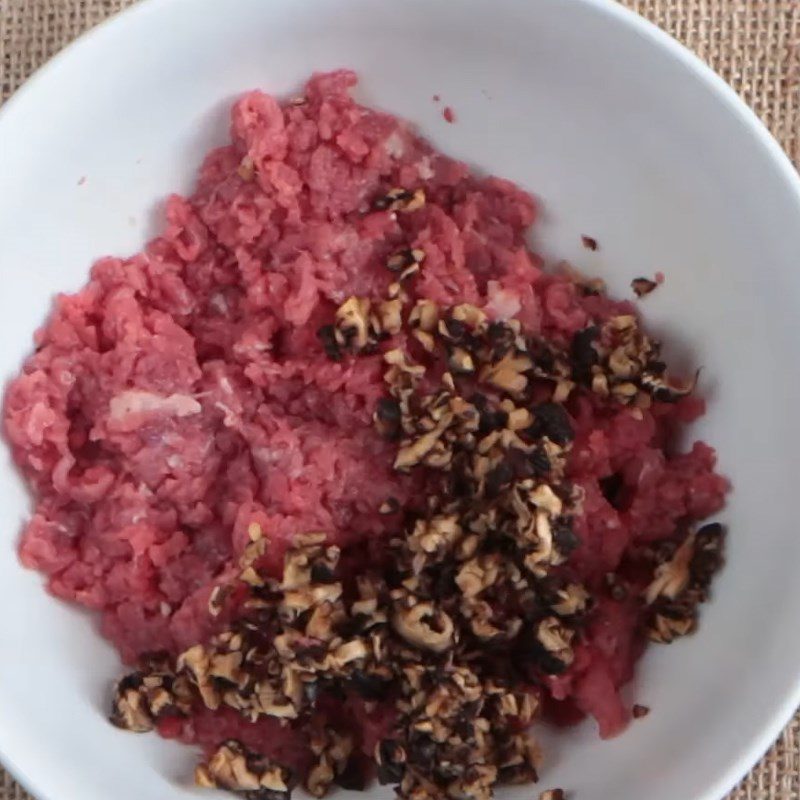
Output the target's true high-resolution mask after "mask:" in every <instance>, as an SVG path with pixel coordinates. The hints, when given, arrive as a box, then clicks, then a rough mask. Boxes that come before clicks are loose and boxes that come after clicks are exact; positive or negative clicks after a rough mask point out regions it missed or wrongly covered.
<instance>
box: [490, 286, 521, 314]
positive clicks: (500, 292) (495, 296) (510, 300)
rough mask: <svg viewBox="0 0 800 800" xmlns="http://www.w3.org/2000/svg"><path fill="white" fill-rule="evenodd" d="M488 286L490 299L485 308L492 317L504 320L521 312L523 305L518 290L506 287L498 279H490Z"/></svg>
mask: <svg viewBox="0 0 800 800" xmlns="http://www.w3.org/2000/svg"><path fill="white" fill-rule="evenodd" d="M486 288H487V292H486V293H487V295H488V296H489V301H488V302H487V303H486V306H485V307H484V310H485V311H486V313H487V314H488V315H489V316H490V317H492V318H494V319H496V320H501V321H503V322H504V321H505V320H509V319H511V318H512V317H513V316H514V315H515V314H518V313H519V310H520V308H522V306H521V305H520V302H519V295H518V294H517V293H516V292H512V291H511V290H510V289H504V288H503V287H502V286H500V284H499V283H498V282H497V281H489V283H488V284H487V287H486Z"/></svg>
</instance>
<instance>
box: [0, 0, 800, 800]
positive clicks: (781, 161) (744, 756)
mask: <svg viewBox="0 0 800 800" xmlns="http://www.w3.org/2000/svg"><path fill="white" fill-rule="evenodd" d="M181 1H182V0H139V2H137V3H135V4H134V5H131V6H128V7H127V8H123V9H121V10H120V11H117V12H115V13H113V14H112V15H111V16H110V17H107V18H106V19H105V20H103V21H102V22H100V23H98V24H97V25H95V26H93V27H92V28H90V29H88V30H87V31H84V32H83V33H82V34H80V35H79V36H78V37H76V38H75V39H73V40H72V41H71V42H69V43H68V44H67V45H66V46H65V47H63V48H62V49H61V50H60V51H59V52H57V53H56V54H55V55H53V56H52V57H51V58H49V59H48V60H47V61H46V62H45V63H44V64H42V65H41V66H40V67H38V68H37V69H36V70H35V71H34V72H33V73H32V74H31V75H30V76H29V77H28V78H27V79H26V80H25V81H24V82H23V83H22V85H21V86H20V87H18V88H17V90H16V91H15V92H14V93H13V94H12V95H11V97H9V98H8V99H7V100H6V101H5V102H4V103H3V104H2V106H0V130H2V126H3V124H7V123H8V121H9V120H10V119H12V118H13V115H14V114H15V110H16V108H17V106H18V104H20V102H21V100H22V99H23V98H25V97H27V96H28V95H32V94H34V93H35V92H36V90H37V88H38V86H39V85H40V84H41V83H43V82H44V81H45V80H46V79H47V77H48V76H49V75H50V74H51V73H54V72H56V71H57V70H58V69H59V67H60V65H61V64H62V63H64V62H66V61H68V60H69V59H71V58H73V57H74V55H75V53H76V52H77V51H78V50H80V49H81V47H82V46H83V45H84V44H86V43H87V42H89V41H90V40H95V39H102V38H103V37H104V36H107V35H109V33H111V32H113V31H114V30H116V29H117V28H121V27H122V26H124V25H125V24H126V23H128V22H129V21H130V20H132V19H134V18H140V17H145V16H147V15H149V14H156V13H158V11H159V10H160V9H161V8H163V7H165V6H168V5H170V4H173V3H178V2H181ZM524 1H525V0H517V2H524ZM561 2H564V3H572V4H573V5H575V6H582V7H585V8H587V9H592V10H594V11H596V12H599V13H601V14H603V15H605V16H606V17H607V18H608V19H610V20H612V21H613V22H615V23H617V24H619V25H620V26H622V27H624V28H626V29H627V30H628V31H629V32H632V33H634V34H637V35H638V36H640V37H641V38H642V39H645V40H647V41H648V42H650V43H651V44H652V45H653V46H654V47H656V48H659V49H661V50H662V52H664V53H665V54H666V55H668V56H670V57H671V58H672V59H674V61H676V62H678V63H680V64H681V65H683V66H684V67H685V68H686V69H687V71H689V72H691V73H692V74H693V75H694V77H696V78H697V79H698V80H699V81H700V82H701V83H702V84H704V85H705V86H706V87H707V88H708V89H710V90H711V92H712V93H713V94H714V95H715V96H716V97H717V98H718V99H719V100H720V102H721V103H722V104H723V105H724V106H726V107H727V109H728V111H729V112H731V113H732V114H734V115H735V116H736V117H737V118H738V120H739V122H741V123H742V124H743V125H745V126H746V127H747V129H748V130H749V132H750V133H751V134H753V136H754V139H755V141H756V142H757V144H758V145H759V146H761V147H763V148H764V150H765V152H766V154H767V155H768V156H769V158H770V160H771V161H772V163H773V164H774V166H775V167H776V168H777V174H776V177H777V178H778V179H779V180H780V181H782V182H783V183H784V188H785V189H787V190H788V191H789V192H790V193H792V194H793V195H794V196H795V199H796V201H797V204H798V206H799V207H800V173H798V171H797V169H796V168H795V166H794V165H793V163H792V161H791V160H790V158H789V156H788V155H787V153H786V152H785V151H784V149H783V148H782V147H781V145H780V144H779V143H778V141H777V140H776V139H775V137H774V136H773V135H772V133H771V132H770V131H769V129H768V128H767V126H766V125H765V123H764V122H763V121H762V120H761V119H760V118H759V117H758V115H757V114H756V113H755V112H754V111H753V109H752V108H750V106H748V105H747V104H746V103H745V101H744V100H743V99H742V98H741V97H740V96H739V95H738V94H737V93H736V92H735V90H734V89H733V88H732V87H731V86H730V85H729V84H728V83H727V82H726V81H725V80H724V79H723V78H722V77H721V76H720V75H719V74H717V73H716V72H715V71H714V70H713V69H712V68H711V67H710V66H709V65H708V64H707V63H706V62H705V61H703V60H702V59H701V58H700V57H699V56H698V55H696V54H695V53H694V52H692V51H691V50H690V49H689V48H688V47H686V46H685V45H683V44H682V43H681V42H679V41H678V40H677V39H675V38H674V37H673V36H671V35H670V34H669V33H667V32H666V31H664V30H662V29H661V28H659V27H658V26H657V25H656V24H655V23H653V22H651V21H650V20H648V19H646V18H645V17H643V16H641V15H640V14H638V13H637V12H635V11H633V10H632V9H630V8H627V7H626V6H623V5H622V4H621V3H620V2H618V1H617V0H561ZM796 673H797V674H796V676H795V678H794V681H793V684H792V685H791V687H790V689H789V691H787V692H786V694H785V696H784V697H783V698H777V699H776V701H775V708H774V710H773V711H772V713H771V718H770V719H769V721H768V722H767V723H766V724H764V725H762V727H761V728H760V729H757V730H755V731H753V733H752V734H751V735H749V736H748V737H747V740H746V741H745V742H743V744H742V745H741V746H740V747H739V748H737V751H736V752H734V753H733V754H732V755H731V758H730V764H729V766H728V767H727V769H725V770H724V771H723V772H722V773H721V774H720V775H719V776H718V777H717V778H716V779H715V780H714V781H713V782H712V783H711V784H710V785H709V787H708V788H707V789H706V790H705V791H704V792H703V794H702V795H699V796H698V797H697V798H696V800H721V799H722V798H723V797H724V796H725V795H726V793H728V792H730V791H731V790H732V789H733V788H734V787H735V786H736V785H737V784H738V783H739V781H741V780H742V779H743V778H744V777H745V776H746V775H747V773H748V772H749V771H750V769H752V767H753V766H754V765H755V764H756V763H757V762H758V761H759V760H760V759H761V758H762V757H763V755H764V754H765V753H766V752H767V750H768V749H769V748H770V747H771V746H772V745H773V744H774V743H775V741H776V740H777V738H778V737H779V735H780V733H781V731H782V730H783V729H784V728H785V727H786V725H788V724H789V722H790V720H791V719H792V717H793V716H794V714H795V713H796V712H797V709H798V707H800V666H799V667H797V669H796ZM12 743H13V732H12V733H11V735H9V732H7V731H5V730H4V729H3V727H2V725H0V766H1V767H2V768H4V769H5V770H6V771H7V772H8V773H9V774H11V775H12V777H14V779H15V780H17V781H18V782H19V783H20V784H22V785H23V786H24V787H25V788H26V789H27V790H29V791H30V792H32V793H33V794H34V795H35V796H36V798H37V800H62V798H57V797H55V796H53V795H52V794H49V793H47V792H45V790H44V788H43V787H42V786H41V785H40V784H39V782H38V781H37V779H36V778H35V777H34V775H33V774H32V773H31V772H29V771H28V770H25V769H22V768H21V767H20V765H19V764H18V763H17V760H16V759H15V758H14V756H13V755H12V754H11V751H12V750H13V744H12Z"/></svg>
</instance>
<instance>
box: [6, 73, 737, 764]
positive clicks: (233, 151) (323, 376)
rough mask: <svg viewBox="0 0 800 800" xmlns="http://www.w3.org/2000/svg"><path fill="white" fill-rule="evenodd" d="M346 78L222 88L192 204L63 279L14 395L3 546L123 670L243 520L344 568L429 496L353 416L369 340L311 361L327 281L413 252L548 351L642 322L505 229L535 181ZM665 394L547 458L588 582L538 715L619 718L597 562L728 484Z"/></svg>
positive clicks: (176, 626) (617, 642)
mask: <svg viewBox="0 0 800 800" xmlns="http://www.w3.org/2000/svg"><path fill="white" fill-rule="evenodd" d="M355 83H356V79H355V76H354V75H353V73H351V72H348V71H339V72H334V73H330V74H321V75H316V76H314V77H313V78H312V79H311V80H310V81H309V83H308V84H307V86H306V87H305V91H304V93H303V95H302V96H301V97H298V98H295V99H294V100H291V101H289V102H287V103H285V104H280V103H279V102H278V101H277V100H276V99H274V98H272V97H270V96H268V95H266V94H264V93H262V92H259V91H254V92H251V93H249V94H247V95H245V96H244V97H243V98H242V99H240V100H239V101H238V102H237V103H236V104H235V105H234V107H233V111H232V115H231V143H230V144H228V145H226V146H224V147H221V148H219V149H216V150H213V151H212V152H211V153H209V155H208V156H207V158H206V159H205V161H204V163H203V165H202V167H201V169H200V172H199V176H198V180H197V185H196V187H195V189H194V191H193V193H192V194H191V195H190V196H189V197H182V196H178V195H173V196H172V197H170V198H169V200H168V202H167V205H166V212H165V213H166V222H165V225H164V229H163V233H162V235H161V236H159V237H158V238H156V239H155V240H153V241H152V242H150V243H149V244H148V245H147V246H146V247H145V249H144V250H143V251H142V252H141V253H139V254H137V255H135V256H133V257H131V258H127V259H120V258H104V259H101V260H100V261H98V262H97V263H96V264H95V265H94V267H93V268H92V271H91V277H90V280H89V282H88V283H87V285H86V286H85V287H84V288H83V289H82V290H81V291H79V292H78V293H76V294H73V295H61V296H59V297H58V298H57V300H56V302H55V305H54V308H53V311H52V315H51V317H50V319H49V321H48V322H47V324H46V325H45V326H44V327H43V328H42V329H41V330H40V331H39V332H38V333H37V334H36V338H35V343H36V351H35V353H34V354H33V355H32V356H31V357H30V358H29V359H28V360H27V361H26V363H25V365H24V367H23V369H22V371H21V373H20V375H19V376H18V377H17V378H16V379H15V380H14V381H13V382H12V384H11V385H10V387H9V388H8V391H7V394H6V401H5V411H4V414H5V429H6V433H7V436H8V438H9V440H10V442H11V445H12V447H13V452H14V456H15V459H16V462H17V464H18V465H19V467H20V468H21V469H22V471H23V472H24V474H25V476H26V478H27V479H28V481H29V483H30V485H31V487H32V488H33V491H34V496H35V510H34V513H33V515H32V517H31V519H30V521H29V522H28V524H27V526H26V528H25V531H24V533H23V536H22V540H21V544H20V555H21V558H22V561H23V563H24V564H25V565H26V566H28V567H30V568H32V569H36V570H38V571H40V572H41V573H42V574H43V575H44V576H45V577H46V580H47V586H48V588H49V590H50V591H51V592H52V593H53V594H54V595H56V596H58V597H61V598H64V599H66V600H70V601H73V602H77V603H79V604H81V605H83V606H86V607H88V608H91V609H95V610H96V611H97V612H98V613H99V614H100V616H101V619H102V631H103V634H104V635H105V636H107V637H108V638H109V639H110V640H111V641H112V642H113V643H114V644H115V646H116V647H117V648H118V650H119V652H120V654H121V656H122V658H123V660H124V661H125V662H126V663H128V664H136V663H139V662H140V660H141V659H143V658H145V657H147V656H148V655H149V654H152V653H157V652H161V653H167V654H169V655H170V656H171V657H175V656H176V655H177V654H178V653H180V652H182V651H183V650H185V649H186V648H188V647H190V646H192V645H194V644H196V643H198V642H205V641H208V640H209V638H210V637H211V636H212V635H214V634H215V633H216V632H218V627H219V625H220V624H221V622H220V620H218V619H216V618H215V617H214V616H213V615H212V614H210V613H209V598H210V595H211V592H212V590H213V589H214V587H215V586H219V585H221V584H223V583H224V582H225V581H227V580H232V579H234V577H236V576H237V575H238V571H239V563H240V559H241V556H242V554H243V552H244V550H245V548H246V547H247V545H248V543H249V542H250V539H249V537H248V530H251V529H252V525H253V524H257V525H258V526H259V528H260V530H262V531H263V532H264V536H265V537H266V539H267V541H268V547H267V550H266V553H267V558H268V560H269V562H270V563H271V564H272V569H273V571H274V572H275V574H279V572H280V569H281V565H282V564H283V560H284V554H285V553H286V550H287V546H288V544H289V543H290V542H291V540H292V539H293V537H294V536H295V535H297V534H298V533H306V532H313V531H320V532H324V533H325V534H327V537H328V541H329V542H331V543H332V544H336V545H339V546H341V547H342V548H343V552H345V553H348V554H349V555H348V559H346V560H345V561H344V562H343V563H345V564H349V565H350V568H351V569H358V568H359V566H358V565H359V564H364V563H368V562H369V560H370V559H371V558H372V554H376V553H380V552H381V550H382V548H383V547H384V546H385V543H386V540H387V538H388V536H389V535H390V534H392V533H393V526H394V525H395V524H396V517H395V516H393V515H392V514H387V513H385V510H386V504H387V502H389V501H391V506H392V507H393V508H397V507H400V508H404V507H406V508H407V507H413V506H414V505H415V504H417V503H419V500H420V498H424V490H425V486H426V482H425V477H424V472H421V471H411V472H409V473H403V472H399V471H397V470H395V469H394V468H393V462H394V459H395V455H396V450H397V448H396V444H394V443H392V442H391V441H390V440H387V439H386V438H384V437H381V436H379V435H378V434H377V433H376V431H375V429H374V427H373V413H374V412H375V409H376V407H377V406H378V404H379V401H380V400H381V398H383V397H384V395H385V384H384V381H383V373H384V366H385V365H384V362H383V355H382V352H381V350H380V347H376V348H375V349H374V352H362V353H360V354H359V355H358V357H353V356H352V355H349V354H347V353H345V354H343V355H341V356H340V355H339V354H337V357H336V358H331V357H330V356H331V352H330V348H328V349H327V351H326V343H325V340H324V336H323V337H320V335H319V331H320V330H321V329H324V328H325V326H329V325H330V323H331V321H332V320H333V319H334V317H335V313H336V310H337V309H338V308H340V306H341V305H342V304H343V303H344V302H345V301H346V300H347V298H349V297H352V296H355V297H367V298H369V297H372V298H374V299H378V298H384V297H386V296H388V295H390V294H391V291H392V290H391V285H392V284H393V283H396V282H397V280H398V273H397V270H396V269H392V268H389V269H387V264H389V265H390V266H395V267H397V266H400V267H402V266H403V264H397V263H396V262H392V259H393V258H396V256H397V254H398V253H407V255H405V256H403V258H406V259H407V265H411V266H413V264H412V262H415V263H416V262H419V263H417V266H419V269H416V267H415V270H416V271H415V272H414V273H413V274H411V275H410V276H409V277H408V282H407V287H408V288H407V291H409V292H411V293H413V295H414V297H415V298H426V299H429V300H430V301H432V302H433V303H436V304H437V305H438V306H441V307H453V306H455V305H458V304H470V305H472V306H475V307H477V308H479V309H481V310H482V311H483V312H484V313H485V314H486V315H487V316H488V318H489V319H491V320H508V319H516V320H519V323H520V324H521V326H522V329H523V330H524V331H525V332H526V333H527V334H528V335H531V336H536V337H540V338H541V339H543V340H546V341H551V342H553V343H554V345H555V346H558V347H560V348H563V349H567V350H568V349H569V347H570V343H571V342H574V340H575V336H576V334H578V333H579V332H581V331H584V330H586V329H589V328H590V327H591V326H592V325H602V324H603V323H605V322H607V321H608V320H609V319H611V318H613V317H620V316H625V315H628V316H630V315H633V316H635V315H636V311H635V310H634V307H633V306H632V305H631V304H630V303H627V302H616V301H613V300H611V299H609V298H607V297H606V296H605V295H604V294H603V293H602V292H599V291H597V290H596V288H595V287H594V286H590V285H587V284H583V283H582V282H581V281H580V280H579V279H577V278H576V277H575V275H574V274H554V273H551V272H546V271H544V269H543V264H542V262H541V260H540V259H539V258H538V257H537V256H536V255H534V254H533V253H532V252H531V251H530V250H529V249H528V247H527V244H526V240H527V237H528V233H529V230H530V227H531V225H532V223H533V222H534V221H535V219H536V213H537V209H536V205H535V203H534V201H533V199H532V198H531V196H530V195H529V194H528V193H526V192H524V191H523V190H522V189H520V188H519V187H517V186H516V185H514V184H513V183H511V182H509V181H507V180H502V179H499V178H495V177H480V176H476V175H473V174H471V172H470V170H469V169H468V168H467V166H466V165H464V164H463V163H461V162H459V161H456V160H454V159H451V158H448V157H446V156H444V155H442V154H440V153H437V152H436V151H435V150H434V149H433V148H432V147H431V146H430V145H429V144H428V143H427V142H425V141H424V140H422V139H420V138H419V137H418V136H417V135H416V134H415V133H414V131H413V130H412V129H411V128H410V127H409V125H407V124H406V123H405V122H403V121H401V120H398V119H396V118H395V117H393V116H390V115H389V114H385V113H381V112H378V111H374V110H371V109H367V108H364V107H363V106H361V105H359V104H357V103H356V102H355V101H354V100H353V99H352V97H351V96H350V89H351V88H352V87H353V86H354V84H355ZM395 187H402V188H404V189H406V190H408V193H409V197H411V196H412V195H411V193H413V192H414V191H415V190H418V189H422V190H423V191H424V198H425V202H424V205H422V206H421V207H419V208H415V210H414V212H413V213H403V211H402V209H400V210H398V208H399V207H398V204H397V203H395V202H393V198H394V199H396V198H397V195H392V194H391V191H392V190H393V189H394V188H395ZM387 193H389V194H388V195H387ZM387 197H388V198H389V201H387V200H386V198H387ZM409 242H411V243H413V248H414V249H413V251H410V250H409V251H406V249H405V248H408V243H409ZM415 253H416V254H417V255H416V256H415V255H414V254H415ZM419 253H421V255H419ZM423 259H424V260H423ZM395 291H396V290H395ZM667 399H668V402H666V401H665V402H660V401H659V399H658V395H656V400H655V402H653V403H652V405H650V406H649V407H646V408H637V409H636V412H637V413H635V414H634V413H631V409H630V408H629V407H628V406H626V405H624V404H617V405H613V404H609V403H604V402H601V400H600V399H598V398H597V397H596V396H592V394H591V393H583V394H581V393H575V394H574V395H572V396H570V398H569V399H568V400H566V402H565V404H564V407H565V408H566V410H567V412H568V414H569V424H570V428H571V430H572V431H573V433H574V440H573V441H572V448H571V451H570V454H569V460H568V465H567V475H568V479H569V481H570V482H571V484H573V485H574V486H575V487H577V488H578V490H579V491H580V493H581V496H582V511H581V514H580V516H579V517H578V518H577V520H576V523H575V531H574V533H575V536H576V539H577V549H575V550H574V552H573V553H572V555H571V557H570V566H571V569H572V570H573V571H574V573H575V574H576V575H577V576H578V577H579V578H580V580H581V581H583V582H585V583H586V584H587V585H590V586H599V585H601V584H603V585H606V584H607V585H608V587H609V591H608V592H607V593H606V594H604V595H603V599H602V601H601V602H599V603H598V605H597V608H596V609H595V610H594V612H593V615H592V617H591V621H590V622H589V623H588V624H587V627H586V629H585V631H584V633H583V636H582V639H581V643H580V645H579V646H578V647H577V648H576V650H575V654H574V660H573V661H572V663H571V665H570V666H569V669H567V670H566V671H564V672H563V673H561V674H558V675H556V676H553V677H552V678H551V679H548V681H547V682H546V685H545V686H543V687H539V691H540V692H542V693H543V694H544V697H543V703H544V706H545V708H546V710H547V713H548V714H549V715H550V716H551V717H552V718H554V719H557V720H562V721H565V722H571V721H574V720H576V719H579V718H580V717H581V716H583V715H585V714H591V715H593V716H594V717H595V718H596V719H597V721H598V723H599V726H600V732H601V734H602V735H604V736H607V735H611V734H613V733H615V732H617V731H619V730H620V729H621V728H622V727H623V726H624V725H625V723H626V722H627V720H628V718H629V711H628V709H627V708H626V707H625V705H624V704H623V703H622V701H621V699H620V695H619V689H620V687H621V686H622V685H623V684H625V683H626V682H627V681H629V680H630V678H631V676H632V672H633V668H634V664H635V661H636V659H637V658H638V656H639V655H640V653H641V651H642V649H643V642H644V637H643V634H642V630H641V624H640V623H641V619H640V610H641V608H640V606H641V604H640V603H639V601H638V600H637V599H636V598H632V597H630V596H628V595H626V593H625V592H624V591H614V581H615V577H614V576H615V575H616V574H617V573H618V571H620V570H623V569H624V564H625V560H626V555H628V554H630V553H631V552H633V551H637V552H638V551H641V550H642V549H646V548H652V547H659V546H662V545H667V546H669V545H670V543H674V542H675V541H678V540H679V539H680V538H681V537H682V536H684V535H685V532H686V530H687V528H688V527H690V526H691V524H692V523H693V522H694V521H695V520H699V519H702V518H704V517H707V516H708V515H711V514H713V513H715V512H716V511H718V510H719V509H720V508H721V506H722V505H723V502H724V497H725V493H726V491H727V489H728V485H727V482H726V480H725V479H724V478H722V477H720V476H719V475H718V474H716V472H715V454H714V451H713V450H712V449H711V448H710V447H708V446H707V445H706V444H703V443H702V442H697V443H695V444H694V445H693V446H692V447H691V448H689V449H688V451H686V452H676V451H675V448H674V441H675V437H676V432H677V431H678V429H679V428H681V426H683V425H684V424H685V423H688V422H691V421H692V420H694V419H695V418H697V417H698V416H699V415H701V414H702V413H703V411H704V404H703V402H702V400H701V399H698V398H697V397H696V396H694V395H691V396H686V397H682V398H674V397H673V398H667ZM382 508H383V510H384V513H381V509H382ZM673 550H674V547H673ZM349 711H350V713H351V714H353V715H354V716H355V718H357V719H358V720H359V724H360V725H361V726H362V728H363V730H362V732H361V735H362V738H363V740H364V741H369V742H374V741H375V740H376V736H378V733H376V732H379V731H381V730H383V729H384V728H385V726H386V721H385V720H383V719H380V718H379V715H376V714H375V713H374V709H371V707H370V705H369V704H368V703H367V704H363V703H362V704H354V705H353V707H352V708H350V709H349ZM336 713H341V710H339V711H337V712H336ZM162 733H164V734H165V735H173V736H180V737H181V738H183V739H185V740H188V741H192V742H197V743H200V744H203V745H206V746H210V747H216V746H218V745H219V743H220V742H221V741H223V740H227V739H235V740H239V741H242V742H244V743H245V744H246V745H247V746H248V747H249V748H252V749H253V750H256V751H258V752H262V753H264V754H266V755H269V756H275V757H276V758H279V759H282V760H283V761H287V762H292V760H293V759H294V761H297V760H298V759H300V760H302V757H301V756H298V755H297V753H299V752H301V751H303V748H304V747H305V745H304V744H303V740H302V736H300V737H298V738H297V739H296V740H295V739H293V737H292V732H291V729H290V728H286V727H282V726H280V725H279V723H278V722H277V721H276V720H273V719H261V720H259V721H258V722H257V723H250V722H248V721H247V720H246V718H244V717H243V716H241V715H239V714H237V713H235V712H234V711H232V710H231V709H229V708H227V709H226V708H220V709H219V710H217V711H211V710H208V709H203V710H202V711H200V712H198V714H197V715H196V717H194V718H192V719H190V720H188V721H187V720H181V721H180V723H179V724H174V725H172V726H166V725H165V726H163V729H162ZM293 753H294V755H293Z"/></svg>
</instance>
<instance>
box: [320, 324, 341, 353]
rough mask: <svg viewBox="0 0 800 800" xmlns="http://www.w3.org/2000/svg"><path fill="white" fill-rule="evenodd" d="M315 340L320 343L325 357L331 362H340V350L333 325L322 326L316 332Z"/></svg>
mask: <svg viewBox="0 0 800 800" xmlns="http://www.w3.org/2000/svg"><path fill="white" fill-rule="evenodd" d="M317 338H318V339H319V340H320V342H322V347H323V349H324V350H325V355H326V356H328V358H329V359H330V360H331V361H341V360H342V348H341V345H340V344H339V341H338V339H337V338H336V328H335V327H334V326H333V325H323V326H322V327H321V328H320V329H319V330H318V331H317Z"/></svg>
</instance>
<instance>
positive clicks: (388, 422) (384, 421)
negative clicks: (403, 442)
mask: <svg viewBox="0 0 800 800" xmlns="http://www.w3.org/2000/svg"><path fill="white" fill-rule="evenodd" d="M402 419H403V415H402V412H401V410H400V404H399V403H398V402H397V400H394V399H393V398H391V397H382V398H381V399H380V400H378V406H377V408H376V409H375V427H376V428H377V430H378V433H380V435H381V436H383V437H384V438H385V439H397V438H398V437H399V436H400V433H401V423H402Z"/></svg>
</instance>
